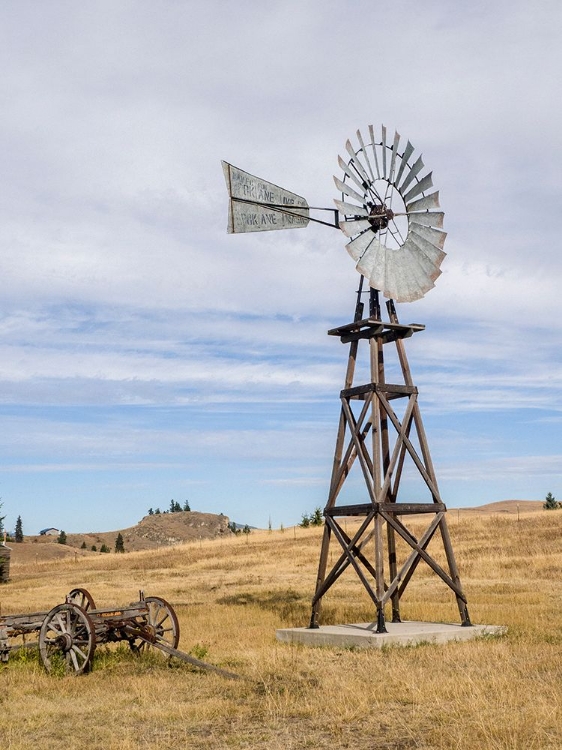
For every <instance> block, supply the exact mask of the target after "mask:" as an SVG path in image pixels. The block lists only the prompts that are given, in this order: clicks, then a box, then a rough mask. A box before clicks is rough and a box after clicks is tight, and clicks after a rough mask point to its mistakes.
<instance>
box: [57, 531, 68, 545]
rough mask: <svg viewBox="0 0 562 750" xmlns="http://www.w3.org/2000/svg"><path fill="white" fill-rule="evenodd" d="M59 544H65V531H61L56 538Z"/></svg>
mask: <svg viewBox="0 0 562 750" xmlns="http://www.w3.org/2000/svg"><path fill="white" fill-rule="evenodd" d="M57 542H58V543H59V544H66V531H61V532H60V533H59V535H58V537H57Z"/></svg>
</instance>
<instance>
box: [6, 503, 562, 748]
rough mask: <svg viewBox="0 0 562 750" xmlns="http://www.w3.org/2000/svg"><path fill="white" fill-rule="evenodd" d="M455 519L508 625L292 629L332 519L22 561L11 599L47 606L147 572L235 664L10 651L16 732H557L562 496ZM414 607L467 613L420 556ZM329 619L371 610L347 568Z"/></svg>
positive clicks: (540, 743) (484, 592)
mask: <svg viewBox="0 0 562 750" xmlns="http://www.w3.org/2000/svg"><path fill="white" fill-rule="evenodd" d="M449 526H450V531H451V536H452V540H453V544H454V548H455V552H456V555H457V561H458V563H459V567H460V570H461V576H462V579H463V584H464V587H465V590H466V592H467V595H468V598H469V607H470V613H471V616H472V619H473V621H474V622H481V623H489V624H504V625H507V626H508V627H509V632H508V634H507V636H503V637H500V638H493V639H485V640H480V641H474V642H469V643H463V644H457V643H451V644H448V645H446V646H432V645H423V646H419V647H416V648H407V649H399V648H396V649H386V650H383V651H379V650H373V651H354V650H346V649H331V648H326V649H306V648H303V647H300V646H288V645H282V644H278V643H277V642H276V641H275V628H276V627H282V626H291V625H306V624H307V620H308V616H309V602H310V597H311V594H312V590H313V585H314V579H315V574H316V565H317V558H318V552H319V546H320V534H321V530H319V529H307V530H304V529H300V528H299V529H296V530H293V529H287V530H286V531H285V532H284V533H282V532H278V531H274V532H267V531H265V532H253V533H252V534H250V535H249V536H241V537H231V538H221V539H217V540H214V541H203V540H202V541H199V542H196V543H193V544H186V545H181V546H175V547H168V548H162V549H160V550H151V551H141V552H131V553H129V554H125V555H115V554H112V555H102V556H88V557H80V556H78V557H77V559H76V560H74V557H70V558H64V559H53V560H47V561H44V562H41V561H39V560H38V559H35V560H34V559H28V560H27V561H24V560H23V559H22V560H20V561H19V562H17V561H15V562H14V565H13V566H12V580H11V582H10V583H8V584H5V585H3V586H2V587H1V588H0V603H1V607H2V612H3V613H4V614H8V613H16V612H23V611H32V610H42V609H49V608H51V607H52V606H54V604H56V603H59V602H60V601H62V600H63V598H64V595H65V593H66V592H67V591H68V590H70V589H71V588H73V587H75V586H83V587H86V588H88V589H89V590H90V591H91V592H92V594H93V595H94V597H95V599H96V603H97V605H98V606H108V607H111V606H113V605H119V604H121V605H123V604H125V603H127V602H130V601H133V600H135V599H136V598H137V592H138V589H140V588H142V589H144V590H145V591H146V593H147V594H155V595H159V596H163V597H164V598H166V599H168V600H169V601H170V602H171V603H172V604H173V605H174V607H175V608H176V610H177V613H178V616H179V620H180V625H181V628H182V637H181V641H180V648H182V649H183V650H186V651H190V650H192V651H193V652H194V653H195V654H196V655H199V656H203V655H204V658H205V659H206V660H207V661H210V662H213V663H215V664H217V665H219V666H223V667H225V668H227V669H229V670H231V671H236V672H238V673H239V674H241V675H243V676H244V677H246V678H247V679H245V680H242V681H240V682H230V681H225V680H224V679H222V678H220V677H218V676H215V675H212V674H207V673H197V672H195V671H192V670H190V669H189V668H188V667H187V666H184V665H177V666H174V667H166V666H165V664H164V663H163V662H162V661H161V660H159V659H153V658H152V659H151V658H141V659H140V660H139V659H138V658H134V657H133V656H132V655H130V654H129V653H128V652H127V651H126V650H125V649H122V648H121V649H120V650H118V652H117V653H115V652H114V651H115V650H113V651H111V652H109V651H106V650H104V649H101V648H100V649H99V650H98V652H97V654H96V662H95V665H94V672H93V673H92V674H90V675H87V676H83V677H78V678H75V677H62V678H57V677H53V676H48V675H46V674H44V673H43V671H42V668H41V667H40V665H39V664H38V662H37V661H36V660H35V659H34V658H21V659H18V658H13V659H11V660H10V663H9V664H8V666H7V667H3V668H1V674H0V679H1V680H2V683H3V690H2V691H1V693H0V696H1V697H0V700H1V702H2V711H1V712H0V731H1V736H2V741H3V745H4V746H5V747H9V748H24V747H25V748H29V747H32V746H35V747H41V748H55V747H56V748H59V747H61V746H66V747H69V748H74V747H82V746H88V747H92V748H102V747H103V748H106V749H107V750H110V749H112V748H124V749H125V748H144V747H146V748H148V747H152V748H160V747H162V748H164V747H166V748H170V747H173V748H183V747H193V748H200V747H205V748H211V749H214V748H216V749H217V750H218V748H221V750H222V748H230V747H232V748H254V747H263V748H271V749H272V750H281V748H283V749H284V750H286V749H287V748H289V749H295V750H296V749H297V748H299V749H300V748H307V747H309V748H315V749H316V748H358V749H361V748H365V749H367V748H368V749H369V750H372V749H375V748H381V749H382V748H385V749H386V750H390V749H391V748H395V749H396V750H398V749H401V750H405V749H406V748H426V749H427V750H429V749H430V748H431V749H441V748H462V750H472V749H474V750H476V749H478V750H482V749H483V748H486V750H488V749H495V748H498V749H499V748H512V749H513V750H515V749H516V748H526V749H528V748H537V750H539V749H540V750H543V749H544V748H560V747H562V715H561V714H562V710H561V704H562V606H561V604H562V579H561V575H560V573H561V570H562V511H550V512H541V513H538V512H537V513H532V514H531V513H528V514H525V513H521V514H520V518H519V520H518V518H517V516H516V515H512V514H506V515H498V514H496V515H489V516H488V515H481V516H478V517H474V516H471V515H470V514H462V513H461V514H460V515H459V516H457V515H456V514H455V513H454V512H453V513H451V514H449ZM402 606H403V617H404V619H421V620H443V621H452V622H457V621H458V612H457V610H456V606H455V603H454V600H453V597H452V595H451V594H450V592H449V590H448V589H447V588H446V587H445V586H444V584H442V583H441V582H440V581H439V580H438V579H437V578H436V576H434V575H433V574H431V573H430V572H429V571H428V570H427V569H425V568H422V567H420V569H419V571H418V572H417V573H416V576H414V579H413V581H412V583H411V584H410V586H409V588H408V591H407V593H406V596H405V597H404V599H403V605H402ZM324 615H325V616H324V622H353V621H355V622H357V621H365V620H370V619H372V609H371V606H370V604H369V601H368V600H367V597H366V595H365V594H364V593H363V591H362V589H361V586H360V584H359V583H358V582H357V580H356V579H355V578H354V577H353V576H352V575H351V574H350V575H347V574H345V575H344V576H343V577H342V580H341V581H340V582H339V584H338V585H336V586H335V587H334V588H333V589H332V591H331V592H330V594H329V595H328V596H327V597H326V599H325V607H324Z"/></svg>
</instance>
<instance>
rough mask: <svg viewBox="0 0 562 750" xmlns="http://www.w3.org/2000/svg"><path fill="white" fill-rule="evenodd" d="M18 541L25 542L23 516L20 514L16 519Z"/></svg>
mask: <svg viewBox="0 0 562 750" xmlns="http://www.w3.org/2000/svg"><path fill="white" fill-rule="evenodd" d="M16 542H18V543H21V542H23V526H22V523H21V516H18V520H17V521H16Z"/></svg>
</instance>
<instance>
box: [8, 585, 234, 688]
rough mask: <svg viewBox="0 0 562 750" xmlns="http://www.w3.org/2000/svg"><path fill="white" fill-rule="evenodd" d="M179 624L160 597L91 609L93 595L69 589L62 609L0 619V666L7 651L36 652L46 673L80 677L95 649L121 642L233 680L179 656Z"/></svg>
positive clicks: (199, 663)
mask: <svg viewBox="0 0 562 750" xmlns="http://www.w3.org/2000/svg"><path fill="white" fill-rule="evenodd" d="M179 639H180V628H179V623H178V618H177V617H176V613H175V612H174V609H173V608H172V606H171V605H170V604H168V602H167V601H166V600H165V599H162V598H161V597H159V596H146V597H145V596H144V593H143V592H142V591H141V592H139V600H138V601H137V602H133V603H132V604H129V605H128V606H125V607H119V608H112V609H96V606H95V603H94V600H93V598H92V595H91V594H90V593H89V592H88V591H87V590H86V589H82V588H76V589H73V590H72V591H71V592H70V593H69V594H68V595H67V596H66V599H65V601H64V602H63V603H62V604H58V605H57V606H56V607H53V609H51V610H50V611H48V612H32V613H27V614H17V615H2V616H0V661H2V662H7V661H8V659H9V656H10V653H11V652H12V651H15V650H17V649H20V648H27V647H33V646H38V648H39V654H40V657H41V661H42V663H43V666H44V667H45V669H46V670H47V671H48V672H51V671H53V669H61V670H64V671H65V672H68V673H71V674H72V673H73V674H83V673H85V672H88V671H89V670H90V669H91V666H92V660H93V657H94V652H95V649H96V646H97V645H98V644H100V643H116V642H120V641H123V642H126V643H128V644H129V646H130V647H131V649H132V650H133V651H134V652H136V653H141V652H142V651H143V650H145V649H146V648H156V649H158V650H159V651H161V652H163V653H164V654H166V655H167V656H173V657H176V658H178V659H181V660H182V661H185V662H188V663H189V664H192V665H193V666H196V667H200V668H202V669H206V670H210V671H213V672H217V673H218V674H221V675H222V676H223V677H229V678H236V677H237V675H234V674H232V673H230V672H227V671H225V670H223V669H220V668H219V667H215V666H214V665H212V664H207V663H206V662H203V661H201V660H200V659H196V658H195V657H193V656H191V655H190V654H186V653H184V652H182V651H179V650H178V648H177V646H178V643H179Z"/></svg>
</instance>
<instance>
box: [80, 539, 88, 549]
mask: <svg viewBox="0 0 562 750" xmlns="http://www.w3.org/2000/svg"><path fill="white" fill-rule="evenodd" d="M80 549H87V547H86V542H85V541H84V542H82V544H81V545H80Z"/></svg>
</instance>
